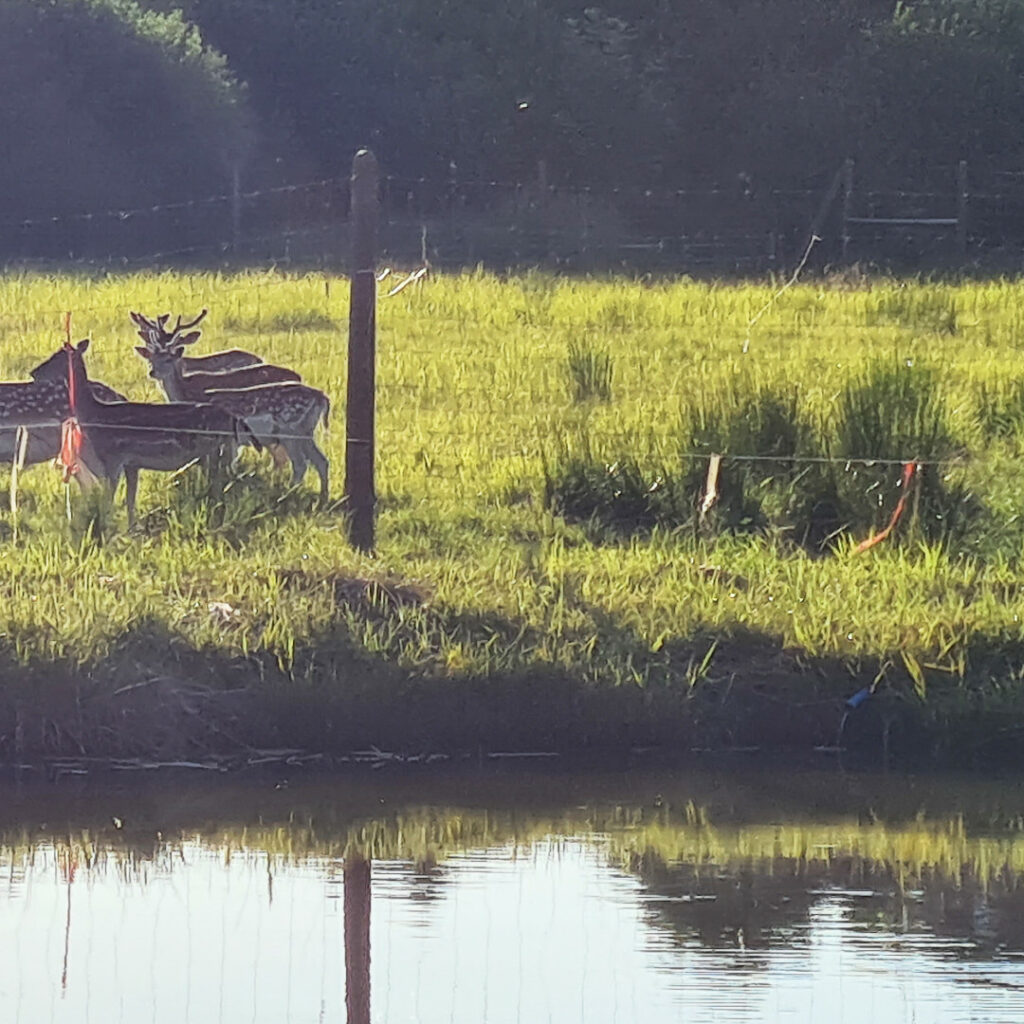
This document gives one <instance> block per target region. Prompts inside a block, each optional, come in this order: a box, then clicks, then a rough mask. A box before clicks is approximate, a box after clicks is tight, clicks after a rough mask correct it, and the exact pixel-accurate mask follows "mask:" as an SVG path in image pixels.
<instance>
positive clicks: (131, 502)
mask: <svg viewBox="0 0 1024 1024" xmlns="http://www.w3.org/2000/svg"><path fill="white" fill-rule="evenodd" d="M118 476H120V472H118ZM113 484H114V489H115V490H116V489H117V477H116V476H115V477H114V481H113ZM138 490H139V468H138V466H125V467H124V504H125V508H127V510H128V529H129V530H133V529H135V496H136V494H137V493H138Z"/></svg>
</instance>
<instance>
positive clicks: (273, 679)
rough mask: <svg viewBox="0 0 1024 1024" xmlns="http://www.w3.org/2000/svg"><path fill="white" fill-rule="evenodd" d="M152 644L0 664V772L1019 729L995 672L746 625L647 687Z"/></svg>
mask: <svg viewBox="0 0 1024 1024" xmlns="http://www.w3.org/2000/svg"><path fill="white" fill-rule="evenodd" d="M151 640H153V641H155V643H151V644H142V643H140V640H139V638H135V642H134V644H122V645H119V646H120V648H121V649H120V651H119V653H118V655H116V656H114V657H111V658H108V659H104V661H102V662H100V663H98V664H97V665H95V666H93V667H91V668H89V667H86V668H83V669H78V670H74V669H71V668H70V667H69V666H66V665H65V666H61V665H40V664H33V665H29V666H27V667H24V668H23V669H21V670H20V671H19V670H18V669H16V668H15V667H14V666H12V665H10V664H8V665H7V666H6V667H0V772H5V773H9V772H11V771H22V770H31V771H33V772H38V773H41V774H43V775H49V774H52V771H57V772H58V774H59V773H60V772H61V771H69V772H74V771H77V770H79V768H80V769H81V770H83V771H92V770H102V768H103V766H107V767H117V768H119V769H120V770H130V769H132V768H139V769H144V768H151V767H192V768H197V769H202V768H206V769H210V770H215V771H232V770H236V771H237V770H246V769H252V768H256V767H260V766H261V765H270V766H273V765H287V766H289V767H292V768H311V769H315V768H332V767H334V768H336V767H340V766H349V765H359V764H369V765H371V766H374V767H381V766H383V765H406V766H414V765H421V764H430V763H434V762H440V761H444V762H447V763H449V764H457V763H461V762H467V763H484V762H488V761H498V760H502V759H505V760H508V761H514V760H517V759H518V760H522V761H524V762H525V761H536V762H543V761H545V760H560V761H562V762H577V761H582V762H591V761H593V762H597V763H602V764H608V763H616V764H623V763H626V762H628V761H630V760H633V759H637V758H639V759H641V760H644V761H650V762H654V763H661V762H676V761H686V760H692V759H694V758H697V759H704V758H712V759H713V758H718V757H722V756H732V755H739V756H747V755H755V756H756V757H768V758H772V759H777V758H782V759H783V761H790V760H791V761H792V762H794V763H805V762H806V761H807V760H808V759H811V760H812V761H820V762H821V763H829V761H830V760H834V759H838V760H839V761H840V762H842V761H843V760H844V759H851V760H854V761H857V762H863V763H869V764H873V765H876V766H882V767H886V766H890V767H898V768H911V769H913V768H928V769H978V768H988V769H993V768H994V769H999V768H1007V767H1012V766H1015V765H1016V764H1017V763H1019V755H1018V743H1017V741H1018V739H1020V738H1024V700H1022V701H1021V702H1020V703H1019V705H1018V704H1017V703H1016V701H1015V700H1014V699H1013V695H1012V694H1011V695H1010V701H1009V702H1008V703H1006V702H1004V703H1002V704H998V705H997V704H996V703H995V702H994V701H993V699H992V696H991V693H990V692H989V691H992V692H995V691H996V690H998V687H996V686H994V684H993V683H992V680H991V678H989V679H988V680H986V681H984V682H985V685H982V682H983V681H982V680H981V679H980V678H979V679H978V680H976V681H975V685H972V683H971V681H970V679H969V678H968V679H967V680H964V681H957V682H946V684H945V685H942V683H941V681H938V682H937V681H933V680H929V690H928V695H927V699H925V700H921V699H920V698H919V697H918V696H917V694H916V692H915V683H914V680H913V679H912V678H910V676H909V675H907V677H906V679H905V681H904V682H903V683H900V682H894V681H892V678H891V676H892V673H890V674H889V677H888V678H886V679H884V680H882V681H881V682H878V679H879V670H880V665H879V664H877V663H869V662H867V661H865V660H863V659H861V660H860V661H859V662H858V664H857V665H854V664H853V663H852V662H851V661H849V660H844V659H839V658H831V659H828V658H820V657H819V658H813V657H810V656H808V655H806V654H803V653H801V652H797V651H793V650H789V649H782V648H780V647H778V646H775V647H773V646H772V645H770V644H769V643H767V642H765V641H764V640H760V639H756V638H750V637H747V638H742V639H735V638H734V639H732V640H731V641H722V640H720V641H719V643H718V644H717V645H716V647H715V656H714V658H713V659H712V660H711V662H710V665H709V666H708V669H707V672H706V674H705V675H704V676H703V677H702V678H701V679H700V680H699V681H696V682H694V681H693V679H692V678H691V679H689V680H687V679H686V678H685V677H684V678H677V679H675V680H673V681H671V682H668V683H661V684H658V685H648V686H647V687H640V686H636V685H628V684H625V685H624V684H618V685H610V684H604V685H602V684H593V683H589V682H585V681H581V680H579V679H573V678H571V677H570V676H569V675H568V674H567V673H564V672H552V671H547V672H545V671H541V670H536V671H532V672H528V673H518V674H509V675H505V676H498V675H492V676H488V677H482V678H475V677H473V676H468V675H466V676H449V677H440V676H428V675H424V674H422V673H419V674H417V673H412V672H408V671H403V670H401V669H399V668H398V667H396V666H394V665H389V664H387V663H386V662H379V661H378V662H371V661H370V660H369V659H367V658H365V657H358V656H357V657H351V658H348V659H344V658H339V657H338V655H337V651H334V652H330V651H327V650H324V649H321V650H316V649H310V650H306V651H300V652H298V654H297V660H302V661H305V662H306V671H305V672H304V679H303V680H302V681H296V680H295V679H294V677H289V675H288V674H287V673H284V672H282V671H281V670H280V669H279V668H278V667H277V666H273V665H272V664H271V663H270V659H269V657H266V656H264V657H259V656H250V657H248V658H239V657H237V656H236V655H233V654H232V653H231V652H229V651H216V650H210V649H207V650H203V651H199V650H194V649H193V650H186V649H182V648H181V647H180V646H177V647H176V648H175V647H173V645H172V648H171V649H173V650H174V656H173V663H172V664H168V663H167V661H166V660H164V661H160V660H157V659H155V658H154V657H153V654H154V650H155V647H157V646H161V644H160V641H159V638H151ZM703 642H704V643H705V644H706V638H705V640H704V641H703ZM133 646H134V648H135V649H134V650H133V649H132V647H133ZM142 647H148V648H149V650H148V652H146V651H144V650H142V649H140V648H142ZM700 649H701V645H694V647H693V655H691V658H692V657H693V656H695V655H696V654H697V653H699V650H700ZM163 650H164V653H165V654H166V652H167V650H168V648H167V647H166V646H164V647H163ZM147 654H148V656H147ZM904 674H905V675H906V673H904ZM873 684H874V689H873V691H872V686H873ZM855 695H856V696H855ZM851 697H853V698H854V700H852V701H851V699H850V698H851ZM47 766H51V767H50V768H48V767H47ZM76 766H77V767H76Z"/></svg>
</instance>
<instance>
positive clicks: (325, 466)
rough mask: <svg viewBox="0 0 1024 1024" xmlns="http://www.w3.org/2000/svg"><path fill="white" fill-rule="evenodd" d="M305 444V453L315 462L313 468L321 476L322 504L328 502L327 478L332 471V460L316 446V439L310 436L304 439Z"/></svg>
mask: <svg viewBox="0 0 1024 1024" xmlns="http://www.w3.org/2000/svg"><path fill="white" fill-rule="evenodd" d="M302 443H303V446H304V447H305V449H306V452H305V454H306V455H307V456H308V457H309V461H310V462H312V463H313V468H314V469H315V470H316V471H317V473H318V474H319V476H320V504H321V505H326V504H327V478H328V474H329V473H330V467H331V464H330V462H328V461H327V456H326V455H324V453H323V452H322V451H320V449H319V448H318V447H317V446H316V441H314V440H313V439H312V438H310V439H309V440H308V441H303V442H302Z"/></svg>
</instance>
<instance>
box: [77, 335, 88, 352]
mask: <svg viewBox="0 0 1024 1024" xmlns="http://www.w3.org/2000/svg"><path fill="white" fill-rule="evenodd" d="M76 348H77V349H78V351H79V352H81V353H84V352H87V351H88V349H89V339H88V338H83V339H82V340H81V341H80V342H79V343H78V345H77V346H76Z"/></svg>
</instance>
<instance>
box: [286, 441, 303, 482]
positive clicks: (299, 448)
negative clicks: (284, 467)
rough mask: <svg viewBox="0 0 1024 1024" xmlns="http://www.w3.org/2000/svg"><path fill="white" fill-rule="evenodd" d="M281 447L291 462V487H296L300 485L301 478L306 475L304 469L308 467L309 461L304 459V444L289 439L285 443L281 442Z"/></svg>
mask: <svg viewBox="0 0 1024 1024" xmlns="http://www.w3.org/2000/svg"><path fill="white" fill-rule="evenodd" d="M281 446H282V447H283V448H284V449H285V451H286V452H288V458H289V459H291V460H292V487H297V486H298V485H299V484H301V483H302V478H303V477H304V476H305V475H306V469H307V468H308V466H309V459H307V458H306V453H305V451H304V450H303V447H304V442H303V441H301V440H299V439H296V438H290V439H289V440H287V441H282V442H281Z"/></svg>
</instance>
